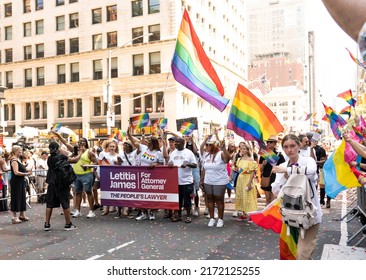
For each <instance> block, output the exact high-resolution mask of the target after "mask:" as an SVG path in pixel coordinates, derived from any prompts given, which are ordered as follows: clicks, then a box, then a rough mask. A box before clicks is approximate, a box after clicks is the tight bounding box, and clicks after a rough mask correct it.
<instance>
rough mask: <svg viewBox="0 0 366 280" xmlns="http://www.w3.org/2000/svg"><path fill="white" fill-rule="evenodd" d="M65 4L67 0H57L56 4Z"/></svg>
mask: <svg viewBox="0 0 366 280" xmlns="http://www.w3.org/2000/svg"><path fill="white" fill-rule="evenodd" d="M64 4H65V0H56V6H61V5H64Z"/></svg>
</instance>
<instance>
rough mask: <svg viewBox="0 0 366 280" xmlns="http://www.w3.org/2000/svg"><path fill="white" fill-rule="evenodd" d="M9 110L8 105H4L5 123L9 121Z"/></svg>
mask: <svg viewBox="0 0 366 280" xmlns="http://www.w3.org/2000/svg"><path fill="white" fill-rule="evenodd" d="M9 110H10V108H9V104H5V105H4V118H5V121H8V120H9V117H10V112H9Z"/></svg>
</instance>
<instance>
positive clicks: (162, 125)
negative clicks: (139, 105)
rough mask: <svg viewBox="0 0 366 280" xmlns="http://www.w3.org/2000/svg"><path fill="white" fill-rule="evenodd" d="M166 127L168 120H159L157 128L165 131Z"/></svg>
mask: <svg viewBox="0 0 366 280" xmlns="http://www.w3.org/2000/svg"><path fill="white" fill-rule="evenodd" d="M167 125H168V119H167V118H161V119H160V120H159V124H158V126H159V127H160V128H161V129H165V128H166V127H167Z"/></svg>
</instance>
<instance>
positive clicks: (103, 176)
mask: <svg viewBox="0 0 366 280" xmlns="http://www.w3.org/2000/svg"><path fill="white" fill-rule="evenodd" d="M100 190H101V203H102V205H108V206H122V207H134V208H151V209H173V210H177V209H178V208H179V207H178V169H177V168H176V167H173V168H170V167H164V166H161V167H154V168H153V169H150V168H149V167H147V166H115V165H109V166H100Z"/></svg>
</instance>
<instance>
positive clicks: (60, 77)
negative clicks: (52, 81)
mask: <svg viewBox="0 0 366 280" xmlns="http://www.w3.org/2000/svg"><path fill="white" fill-rule="evenodd" d="M65 70H66V67H65V64H61V65H57V83H58V84H64V83H66V72H65Z"/></svg>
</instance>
